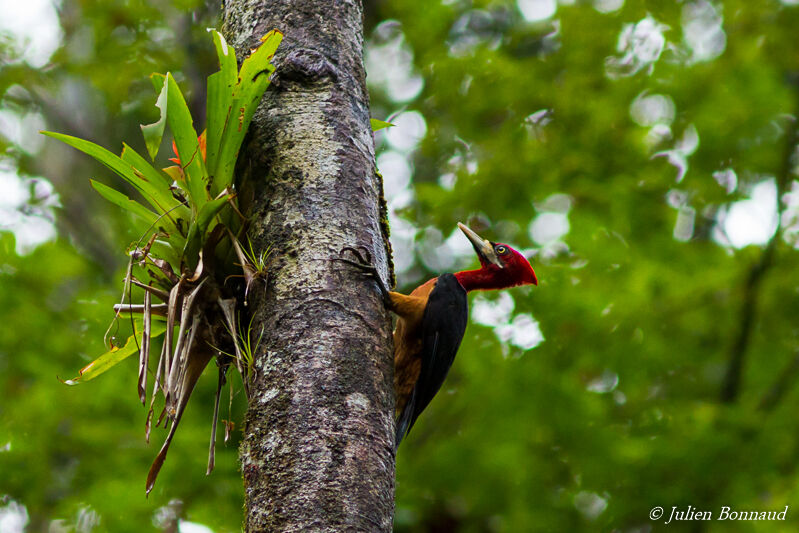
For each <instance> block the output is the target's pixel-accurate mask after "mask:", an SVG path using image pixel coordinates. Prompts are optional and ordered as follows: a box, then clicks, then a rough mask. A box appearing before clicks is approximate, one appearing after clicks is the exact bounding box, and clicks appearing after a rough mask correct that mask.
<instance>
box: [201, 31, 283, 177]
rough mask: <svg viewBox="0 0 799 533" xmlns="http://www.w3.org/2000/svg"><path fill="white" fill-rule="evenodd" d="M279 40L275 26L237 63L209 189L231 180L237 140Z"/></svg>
mask: <svg viewBox="0 0 799 533" xmlns="http://www.w3.org/2000/svg"><path fill="white" fill-rule="evenodd" d="M282 40H283V34H282V33H280V32H279V31H277V30H272V31H270V32H269V33H267V34H266V35H265V36H264V37H263V38H262V39H261V41H262V42H263V44H262V45H261V46H259V47H258V48H257V49H256V50H255V52H253V53H252V54H250V56H249V57H248V58H247V59H245V60H244V62H243V63H242V65H241V71H240V72H239V76H238V83H237V84H236V86H235V88H234V90H233V96H232V100H231V104H230V106H229V111H228V113H227V120H226V123H225V128H224V131H223V133H222V139H221V145H220V150H219V158H218V160H217V163H216V170H215V184H214V185H215V188H214V189H213V190H215V191H216V190H223V189H224V188H226V187H228V186H229V185H230V184H231V183H232V181H233V170H234V168H235V166H236V159H237V158H238V155H239V149H240V148H241V143H242V141H243V140H244V136H245V135H246V133H247V128H249V126H250V122H251V121H252V117H253V115H254V114H255V110H256V109H257V107H258V104H259V103H260V101H261V97H262V96H263V94H264V91H266V88H267V87H268V86H269V82H270V80H269V76H270V75H271V74H272V72H274V70H275V67H274V65H272V63H271V60H272V57H274V55H275V50H277V47H278V45H279V44H280V42H281V41H282Z"/></svg>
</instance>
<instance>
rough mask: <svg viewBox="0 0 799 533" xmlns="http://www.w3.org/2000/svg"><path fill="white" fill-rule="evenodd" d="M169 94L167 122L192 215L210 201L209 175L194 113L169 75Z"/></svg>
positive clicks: (167, 81)
mask: <svg viewBox="0 0 799 533" xmlns="http://www.w3.org/2000/svg"><path fill="white" fill-rule="evenodd" d="M166 83H167V85H168V91H167V106H168V107H169V113H167V116H166V118H167V122H168V123H169V129H170V130H171V131H172V136H173V137H174V138H175V145H176V146H177V149H178V157H179V158H180V163H181V166H182V167H183V172H184V174H185V176H186V187H187V189H188V193H189V196H191V199H192V201H193V204H194V205H193V206H192V212H195V211H194V210H195V209H197V210H199V209H200V208H201V207H202V206H203V205H204V204H205V202H207V201H208V200H209V199H210V198H209V195H208V191H207V190H206V185H207V184H208V174H207V171H206V169H205V162H204V161H203V156H202V153H201V152H200V143H199V142H198V141H197V132H196V131H195V129H194V124H193V120H192V118H191V112H190V111H189V108H188V106H187V105H186V100H185V99H184V98H183V93H181V92H180V87H178V84H177V82H176V81H175V78H173V77H172V74H167V75H166Z"/></svg>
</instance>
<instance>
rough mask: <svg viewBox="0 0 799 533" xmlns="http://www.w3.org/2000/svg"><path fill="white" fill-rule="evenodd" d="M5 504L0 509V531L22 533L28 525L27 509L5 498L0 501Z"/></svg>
mask: <svg viewBox="0 0 799 533" xmlns="http://www.w3.org/2000/svg"><path fill="white" fill-rule="evenodd" d="M0 502H3V503H6V502H7V503H6V504H5V505H4V506H2V507H0V531H2V532H3V533H23V532H24V531H25V526H27V525H28V521H29V518H28V509H26V508H25V506H24V505H22V504H19V503H17V502H16V501H14V500H8V499H7V497H4V498H2V499H0Z"/></svg>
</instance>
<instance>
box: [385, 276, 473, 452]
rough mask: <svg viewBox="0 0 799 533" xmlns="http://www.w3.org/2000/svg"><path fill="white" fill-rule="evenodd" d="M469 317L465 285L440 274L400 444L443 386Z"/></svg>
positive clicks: (401, 419) (427, 314)
mask: <svg viewBox="0 0 799 533" xmlns="http://www.w3.org/2000/svg"><path fill="white" fill-rule="evenodd" d="M468 316H469V304H468V300H467V299H466V291H465V290H464V288H463V287H462V286H461V284H460V283H459V282H458V280H457V279H456V278H455V276H453V275H452V274H442V275H440V276H439V277H438V280H437V281H436V286H435V287H434V288H433V291H432V292H431V293H430V297H429V298H428V300H427V305H426V306H425V309H424V317H423V318H422V335H423V343H422V353H421V358H422V369H421V371H420V372H419V380H418V381H417V382H416V385H415V386H414V388H413V392H412V393H411V397H410V398H409V399H408V403H406V404H405V408H404V409H403V410H402V413H401V414H400V417H399V419H398V420H397V435H396V437H397V438H396V442H397V446H399V443H400V441H401V440H402V438H403V437H404V436H405V435H407V434H408V432H409V431H410V430H411V428H412V427H413V424H414V422H416V419H417V418H418V417H419V415H420V414H421V413H422V411H424V409H425V407H427V405H428V404H429V403H430V400H432V399H433V396H435V395H436V393H437V392H438V390H439V389H440V388H441V385H443V383H444V379H446V377H447V374H448V373H449V369H450V367H451V366H452V362H453V361H454V360H455V354H456V353H457V352H458V347H459V346H460V345H461V340H463V334H464V332H465V331H466V322H467V320H468Z"/></svg>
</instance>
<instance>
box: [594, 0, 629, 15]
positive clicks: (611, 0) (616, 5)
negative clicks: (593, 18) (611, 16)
mask: <svg viewBox="0 0 799 533" xmlns="http://www.w3.org/2000/svg"><path fill="white" fill-rule="evenodd" d="M623 5H624V0H594V9H596V10H597V11H599V12H600V13H613V12H614V11H618V10H619V9H621V7H622V6H623Z"/></svg>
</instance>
